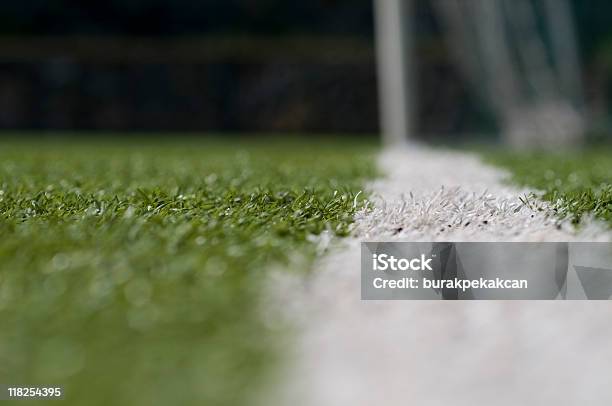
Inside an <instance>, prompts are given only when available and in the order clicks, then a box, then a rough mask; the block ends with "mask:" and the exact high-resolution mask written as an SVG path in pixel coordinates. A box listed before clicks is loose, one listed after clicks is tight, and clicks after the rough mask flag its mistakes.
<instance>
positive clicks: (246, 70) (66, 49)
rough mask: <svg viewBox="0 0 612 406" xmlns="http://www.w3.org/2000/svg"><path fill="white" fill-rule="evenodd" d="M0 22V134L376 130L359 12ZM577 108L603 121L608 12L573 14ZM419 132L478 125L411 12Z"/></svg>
mask: <svg viewBox="0 0 612 406" xmlns="http://www.w3.org/2000/svg"><path fill="white" fill-rule="evenodd" d="M5 3H6V4H3V6H2V12H1V13H0V128H4V129H104V130H134V131H142V130H160V131H161V130H166V131H167V130H172V131H198V132H199V131H232V132H234V131H321V132H352V133H358V132H362V133H373V132H376V131H377V129H378V118H377V95H376V72H375V64H374V49H373V38H372V37H373V23H372V6H371V2H370V1H369V0H311V1H305V2H287V1H283V0H224V1H220V0H219V1H215V0H122V1H119V0H107V1H103V2H87V3H85V2H81V1H76V0H55V1H48V0H23V1H20V2H5ZM574 6H575V11H576V16H577V18H578V21H579V28H580V34H581V44H582V51H583V59H584V60H585V73H586V75H585V78H586V79H587V80H586V82H587V90H588V94H587V96H588V100H589V102H590V103H591V104H592V106H593V108H594V110H595V111H596V112H598V113H600V116H601V117H607V116H608V115H609V114H608V113H609V112H608V104H609V103H608V99H609V95H610V91H609V90H610V81H609V77H610V72H611V71H612V69H611V66H612V57H611V56H610V55H612V52H610V50H612V47H611V46H610V42H609V39H610V37H611V34H612V24H610V22H611V21H612V17H608V16H611V15H612V3H609V2H607V1H605V0H592V1H589V2H585V1H579V0H576V1H575V2H574ZM414 30H415V32H416V34H417V38H418V49H417V54H418V58H417V65H418V66H417V74H418V76H419V80H418V84H419V88H418V94H419V100H420V102H419V105H418V116H419V119H420V122H419V127H420V130H421V131H423V132H431V133H453V132H461V131H486V130H487V129H490V128H491V120H490V116H489V114H488V112H487V111H486V109H484V108H483V107H481V105H480V104H479V103H478V102H477V101H476V100H475V99H474V98H473V97H472V95H471V93H470V92H469V91H468V89H467V88H466V87H465V85H464V83H463V81H462V80H461V79H460V77H459V75H458V73H457V72H456V70H455V69H454V67H453V65H452V63H451V62H450V61H449V57H448V52H447V51H446V46H445V44H444V41H443V38H441V36H440V33H439V29H438V27H437V23H436V20H435V18H434V17H433V15H432V13H431V9H430V7H429V2H428V1H426V0H418V1H417V18H416V20H415V25H414Z"/></svg>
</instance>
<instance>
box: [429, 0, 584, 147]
mask: <svg viewBox="0 0 612 406" xmlns="http://www.w3.org/2000/svg"><path fill="white" fill-rule="evenodd" d="M434 7H435V10H436V13H437V14H438V16H439V19H440V21H441V23H442V25H443V27H444V30H445V33H446V34H445V35H446V37H447V40H448V44H449V48H450V49H451V52H452V54H453V56H454V59H455V60H456V62H457V63H458V65H459V67H460V69H461V71H462V72H463V73H464V75H465V77H466V78H467V80H468V81H469V82H470V84H471V86H472V88H473V89H474V90H475V91H476V92H477V93H479V95H480V96H481V97H482V99H483V100H485V101H486V102H487V103H488V105H490V106H491V108H492V110H493V111H494V113H495V115H496V116H497V118H498V120H499V122H500V124H501V127H502V130H503V136H504V139H505V141H506V142H507V143H509V144H511V145H514V146H517V147H533V146H544V147H555V146H571V145H575V144H577V143H579V141H580V139H581V137H582V134H583V133H584V126H585V122H584V118H583V114H582V110H583V108H582V105H583V102H582V89H581V83H580V66H579V61H578V52H577V45H576V39H575V35H574V26H573V21H572V12H571V9H570V5H569V3H568V0H436V1H435V2H434Z"/></svg>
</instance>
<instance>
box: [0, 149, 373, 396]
mask: <svg viewBox="0 0 612 406" xmlns="http://www.w3.org/2000/svg"><path fill="white" fill-rule="evenodd" d="M373 150H374V148H373V147H372V146H371V145H367V144H364V143H362V142H356V141H354V140H350V141H338V140H331V141H330V140H327V141H326V140H324V139H302V140H294V141H287V140H283V139H280V138H263V139H257V140H255V139H251V140H249V139H236V138H228V139H209V140H207V141H206V140H205V141H198V140H196V139H188V140H185V139H172V138H171V139H167V140H165V141H150V140H145V139H142V140H133V139H132V140H127V141H126V140H125V139H124V140H121V139H116V140H114V141H104V142H103V141H93V142H92V141H90V142H84V141H79V140H78V139H55V138H54V139H45V140H29V141H14V140H13V141H6V140H5V141H0V320H1V321H2V326H1V328H0V383H7V384H8V383H10V384H15V385H33V384H44V385H52V386H55V385H62V386H64V387H65V400H63V401H62V404H67V405H132V406H138V405H179V404H180V405H204V404H210V405H241V404H248V403H249V398H250V396H252V394H253V393H254V391H255V390H256V389H257V387H259V386H260V385H261V384H262V381H263V380H264V378H265V376H266V372H267V371H268V370H269V367H270V366H271V365H273V364H274V360H275V354H276V351H275V349H276V348H277V344H278V342H277V338H278V337H279V336H281V335H282V334H279V333H278V331H276V330H275V329H277V328H278V326H276V325H275V324H274V323H269V322H267V323H266V322H265V320H264V318H262V315H261V314H260V313H259V309H261V304H262V299H263V297H262V296H263V295H264V294H265V293H264V281H265V278H264V277H263V276H264V275H265V274H266V273H267V272H269V271H270V270H271V269H272V268H274V267H281V268H283V269H285V270H286V271H287V272H296V271H301V270H305V269H306V268H307V265H308V263H309V262H310V260H311V259H312V258H314V251H315V248H314V244H313V243H312V242H310V240H311V238H309V236H312V235H316V234H319V233H320V232H321V231H323V230H330V231H331V232H333V233H336V234H339V235H344V234H346V233H347V230H348V227H349V224H350V223H351V218H352V213H353V211H354V209H355V203H356V204H357V205H359V204H360V202H361V201H362V200H361V199H362V197H361V196H360V197H359V198H356V196H357V193H358V192H359V191H360V190H361V188H362V184H363V181H364V180H365V179H366V178H368V177H371V176H372V175H373V172H374V167H373V159H372V156H371V154H372V152H373Z"/></svg>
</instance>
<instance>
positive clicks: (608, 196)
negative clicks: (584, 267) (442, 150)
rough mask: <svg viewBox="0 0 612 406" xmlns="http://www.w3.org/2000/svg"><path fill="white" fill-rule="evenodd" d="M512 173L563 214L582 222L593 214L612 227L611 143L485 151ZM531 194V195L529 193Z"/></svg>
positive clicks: (487, 157) (485, 153) (489, 157)
mask: <svg viewBox="0 0 612 406" xmlns="http://www.w3.org/2000/svg"><path fill="white" fill-rule="evenodd" d="M483 156H484V157H485V159H486V161H487V162H489V163H492V164H494V165H499V166H502V167H504V168H506V169H508V170H509V171H510V172H511V173H512V181H513V182H516V183H518V184H521V185H524V186H529V187H532V188H536V189H537V190H539V192H538V193H536V194H535V195H536V197H538V198H540V199H543V200H545V201H547V202H550V203H551V204H552V207H553V209H554V210H555V211H556V212H557V214H558V215H559V217H561V218H570V219H571V220H572V221H573V222H574V223H575V224H580V221H581V220H582V219H583V218H584V216H590V215H594V216H595V217H596V218H598V219H600V220H603V221H604V222H606V223H607V224H609V225H610V227H612V147H610V146H601V147H598V148H587V149H584V150H579V151H573V152H571V153H570V152H557V153H554V152H531V153H525V152H510V151H499V150H495V151H486V152H483ZM527 198H529V196H527Z"/></svg>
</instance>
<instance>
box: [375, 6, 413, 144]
mask: <svg viewBox="0 0 612 406" xmlns="http://www.w3.org/2000/svg"><path fill="white" fill-rule="evenodd" d="M411 3H412V0H374V14H375V26H376V58H377V67H378V97H379V106H380V107H379V110H380V119H381V127H382V132H383V142H384V143H385V144H386V145H387V146H390V145H400V144H403V143H405V142H406V141H407V139H408V138H409V137H411V135H412V130H413V129H414V127H413V115H412V100H411V97H410V93H411V90H412V89H411V86H410V85H411V80H410V77H411V72H410V71H411V69H410V60H409V59H410V57H411V54H412V43H411V42H412V41H411V35H410V32H409V31H408V28H409V26H410V20H409V19H410V17H411V14H412V13H411Z"/></svg>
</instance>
